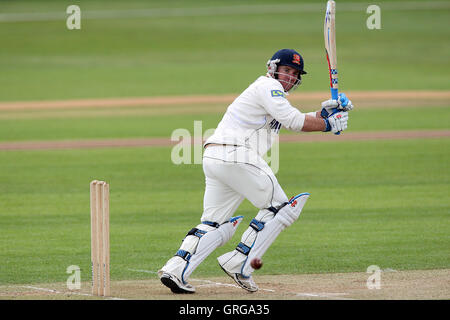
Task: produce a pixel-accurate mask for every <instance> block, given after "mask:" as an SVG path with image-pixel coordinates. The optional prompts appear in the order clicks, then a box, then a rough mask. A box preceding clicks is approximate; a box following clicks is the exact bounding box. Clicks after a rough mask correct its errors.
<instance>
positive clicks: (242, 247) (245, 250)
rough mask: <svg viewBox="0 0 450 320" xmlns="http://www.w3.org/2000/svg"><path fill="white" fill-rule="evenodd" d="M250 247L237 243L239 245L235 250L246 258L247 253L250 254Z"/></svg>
mask: <svg viewBox="0 0 450 320" xmlns="http://www.w3.org/2000/svg"><path fill="white" fill-rule="evenodd" d="M250 249H251V248H250V247H249V246H247V245H245V244H244V243H242V242H239V244H238V245H237V247H236V250H237V251H239V252H240V253H242V254H245V255H246V256H248V254H249V252H250Z"/></svg>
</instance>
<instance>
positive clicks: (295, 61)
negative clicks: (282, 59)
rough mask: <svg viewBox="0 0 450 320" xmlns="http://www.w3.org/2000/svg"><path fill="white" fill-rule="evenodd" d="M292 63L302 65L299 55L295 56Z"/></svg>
mask: <svg viewBox="0 0 450 320" xmlns="http://www.w3.org/2000/svg"><path fill="white" fill-rule="evenodd" d="M292 62H293V63H296V64H298V65H300V56H299V55H298V54H294V56H293V59H292Z"/></svg>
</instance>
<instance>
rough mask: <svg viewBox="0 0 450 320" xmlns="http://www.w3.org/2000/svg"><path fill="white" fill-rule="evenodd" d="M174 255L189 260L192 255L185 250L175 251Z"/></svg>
mask: <svg viewBox="0 0 450 320" xmlns="http://www.w3.org/2000/svg"><path fill="white" fill-rule="evenodd" d="M175 255H176V256H178V257H181V258H183V259H184V260H186V261H189V260H191V256H192V254H191V253H190V252H189V251H186V250H178V251H177V253H175Z"/></svg>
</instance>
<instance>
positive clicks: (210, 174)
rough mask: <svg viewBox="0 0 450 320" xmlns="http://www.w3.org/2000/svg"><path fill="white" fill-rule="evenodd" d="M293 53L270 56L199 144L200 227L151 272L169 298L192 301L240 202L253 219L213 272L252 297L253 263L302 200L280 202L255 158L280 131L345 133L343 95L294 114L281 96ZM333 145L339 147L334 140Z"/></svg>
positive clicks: (296, 71) (296, 67)
mask: <svg viewBox="0 0 450 320" xmlns="http://www.w3.org/2000/svg"><path fill="white" fill-rule="evenodd" d="M303 67H304V61H303V58H302V56H301V55H300V54H299V53H298V52H297V51H295V50H292V49H282V50H279V51H277V52H276V53H275V54H274V55H273V56H272V58H271V59H270V60H269V61H268V62H267V74H266V75H265V76H260V77H259V78H257V79H256V81H255V82H253V83H252V84H251V85H250V86H249V87H248V88H247V89H245V90H244V92H242V94H241V95H240V96H238V97H237V98H236V99H235V100H234V101H233V103H231V104H230V105H229V107H228V108H227V111H226V112H225V114H224V116H223V118H222V120H221V121H220V123H219V124H218V126H217V128H216V130H215V133H214V134H213V135H212V136H211V137H210V138H208V139H207V141H206V142H205V144H204V153H203V171H204V174H205V184H206V185H205V194H204V201H203V214H202V216H201V218H200V224H198V225H197V226H196V227H194V228H192V229H191V230H190V231H189V232H188V233H187V234H186V237H185V238H184V240H183V242H182V244H181V247H180V248H179V250H178V251H177V252H176V253H175V255H174V256H173V257H172V258H170V259H169V260H168V261H167V262H166V264H165V265H164V266H163V267H162V268H161V269H160V270H159V271H158V275H159V277H160V280H161V282H162V283H163V284H164V285H165V286H167V287H168V288H170V289H171V291H172V292H174V293H194V292H195V288H194V287H193V286H192V285H191V284H189V283H188V280H189V277H190V275H191V274H192V272H193V271H194V270H195V269H196V268H197V267H198V266H199V264H200V263H201V262H202V261H203V260H204V259H205V258H206V257H207V256H208V255H209V254H211V253H212V252H213V251H214V250H215V249H216V248H218V247H219V246H222V245H224V244H225V243H227V241H229V240H230V239H231V237H232V236H233V234H234V233H235V231H236V229H237V227H238V226H239V223H240V222H241V221H242V219H243V217H242V216H236V217H233V214H234V213H235V211H236V210H237V208H238V207H239V205H240V204H241V203H242V201H243V200H244V199H248V200H249V201H250V202H251V203H252V204H253V205H254V206H255V207H256V208H257V210H258V211H257V214H256V216H255V217H254V219H253V220H252V221H251V222H250V225H249V226H248V228H247V229H246V231H245V232H244V233H243V235H242V237H241V240H240V242H239V243H238V244H237V246H236V248H235V249H234V250H232V251H230V252H227V253H225V254H223V255H221V256H220V257H218V258H217V260H218V262H219V266H220V267H221V268H222V269H223V271H224V272H225V273H226V274H227V275H228V276H230V277H231V278H232V279H233V280H234V281H235V282H236V283H237V284H238V285H239V286H240V287H241V288H243V289H245V290H247V291H249V292H255V291H257V290H258V286H257V285H256V284H255V282H254V281H253V278H252V272H253V271H254V269H253V268H252V267H251V265H250V261H252V259H253V258H261V257H262V256H263V255H264V253H265V252H266V251H267V249H268V248H269V247H270V245H271V244H272V243H273V242H274V241H275V239H276V238H277V237H278V235H279V234H280V233H281V231H283V230H284V229H285V228H286V227H289V226H290V225H292V224H293V223H294V222H295V221H296V220H297V219H298V218H299V216H300V213H301V211H302V209H303V206H304V205H305V203H306V201H307V200H308V197H309V193H307V192H304V193H300V194H298V195H296V196H294V197H292V198H290V199H289V198H288V197H287V196H286V194H285V193H284V191H283V189H282V188H281V186H280V184H279V183H278V180H277V178H276V177H275V174H274V173H273V171H272V169H271V168H270V167H269V165H268V164H267V162H266V161H265V160H264V159H263V156H264V155H265V154H266V153H267V151H268V150H269V149H270V147H271V146H272V144H273V141H274V140H275V139H277V138H278V133H279V130H280V129H281V127H284V128H286V129H288V130H292V131H296V132H301V131H303V132H311V131H323V132H331V133H337V132H341V131H344V130H345V129H347V122H348V111H349V110H352V109H353V105H352V103H351V101H350V100H349V99H348V98H347V97H346V96H345V94H343V93H341V94H339V98H338V99H337V100H331V99H330V100H327V101H324V102H322V109H320V110H319V111H316V112H309V113H302V112H301V111H299V110H298V109H297V108H294V107H293V106H292V105H291V104H290V103H289V101H288V100H287V99H286V96H287V95H288V94H289V92H290V91H291V90H294V89H295V88H297V87H298V86H299V85H300V84H301V81H302V76H303V75H305V74H306V71H305V70H304V69H303ZM336 139H339V137H338V136H336Z"/></svg>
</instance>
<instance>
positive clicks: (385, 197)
mask: <svg viewBox="0 0 450 320" xmlns="http://www.w3.org/2000/svg"><path fill="white" fill-rule="evenodd" d="M350 2H351V1H346V2H345V3H346V4H348V3H350ZM353 2H354V3H355V5H359V6H364V5H365V4H366V2H362V1H353ZM73 3H79V4H80V6H81V9H82V14H83V12H84V11H83V10H86V11H87V12H89V11H90V10H95V11H98V10H130V9H139V8H140V9H152V10H155V9H158V8H167V7H168V6H169V3H170V7H171V8H172V9H173V8H180V7H186V8H190V10H192V8H204V7H211V8H212V11H213V12H216V14H215V15H214V14H213V13H211V15H210V16H207V15H206V16H205V15H198V16H196V15H195V14H192V13H191V14H190V15H189V16H184V17H183V16H176V17H171V16H170V12H171V11H170V10H167V9H164V10H162V11H161V12H163V13H161V14H160V16H153V17H144V18H136V17H133V18H114V19H88V20H86V21H84V20H83V21H82V29H81V30H79V31H77V30H74V31H68V30H67V29H66V27H65V20H64V19H63V20H61V21H34V22H33V21H29V22H23V21H22V22H0V40H1V43H2V49H1V50H0V70H1V72H0V101H22V100H61V99H75V98H103V97H129V96H165V95H193V94H222V93H239V92H240V91H241V90H243V89H244V88H246V86H247V85H248V84H249V83H250V82H251V81H253V80H254V79H255V78H256V77H257V76H258V75H260V74H262V73H263V72H264V65H265V62H266V61H267V59H268V58H269V57H270V55H271V54H272V53H273V52H274V51H276V50H277V49H279V48H281V47H294V48H296V49H298V50H299V51H300V52H301V53H302V54H303V55H304V58H305V61H306V67H305V68H306V70H307V71H308V72H309V74H308V76H307V78H306V79H305V81H304V83H303V84H302V86H301V87H300V89H298V90H299V91H300V92H301V91H303V90H304V91H326V90H327V75H326V72H327V70H326V64H325V61H324V49H323V39H322V38H323V36H322V27H323V26H322V24H323V12H322V11H323V10H319V11H311V12H309V11H308V12H301V11H299V9H298V8H301V7H294V9H295V8H296V9H295V10H294V9H292V8H291V9H292V10H288V9H286V10H285V11H283V10H280V12H278V13H271V14H270V13H249V12H247V13H240V14H237V13H233V14H218V13H217V12H220V10H217V8H218V7H223V6H227V7H228V6H237V5H255V4H256V3H258V4H262V5H266V6H268V5H272V4H273V2H271V1H257V2H256V1H248V2H242V1H227V2H222V1H206V0H205V1H170V2H168V1H151V2H148V1H126V2H125V1H120V2H119V1H93V0H91V1H89V2H87V1H56V0H55V1H1V2H0V21H1V18H2V14H5V13H18V12H34V13H39V12H41V13H45V12H60V11H62V12H64V11H65V8H66V7H67V5H69V4H73ZM277 3H279V2H277ZM281 3H282V4H283V3H284V5H286V6H288V5H294V6H295V5H297V4H298V3H300V5H301V4H303V3H304V2H299V1H290V2H289V1H282V2H281ZM314 3H318V2H314ZM324 3H325V1H324ZM341 3H342V2H341V1H339V0H338V10H339V4H341ZM394 3H396V4H398V3H404V4H405V9H407V10H404V11H401V10H398V9H395V10H394V9H392V10H387V9H386V11H384V10H383V2H381V8H382V30H374V31H370V30H367V29H366V25H365V20H366V18H367V16H368V15H367V14H366V13H365V10H362V11H361V10H360V11H350V10H348V11H345V12H339V11H338V16H337V19H338V22H337V28H338V30H337V33H338V40H337V41H338V63H339V70H340V74H341V76H342V78H341V79H340V84H341V87H342V88H343V89H344V90H347V89H348V90H351V91H356V90H400V89H401V90H412V91H414V90H448V89H449V88H448V84H449V83H450V81H449V80H450V77H449V75H448V72H446V71H447V70H448V69H449V67H450V62H449V60H448V56H449V55H450V42H449V40H450V29H449V28H448V21H449V18H450V9H449V7H447V8H445V6H444V5H443V3H444V4H445V3H448V2H442V1H430V2H429V3H430V8H431V7H433V8H435V7H436V6H437V7H439V9H436V8H435V9H429V10H418V9H415V8H414V5H411V2H403V1H395V2H394ZM414 3H415V4H416V6H417V3H418V2H414ZM421 3H422V4H423V3H425V2H421ZM367 4H369V3H368V2H367ZM391 4H392V3H391ZM442 6H444V8H442ZM313 7H314V6H313ZM282 8H283V7H282ZM285 8H289V7H285ZM245 10H248V9H245ZM194 11H195V10H194ZM199 11H200V10H199ZM189 12H192V11H189ZM350 98H351V97H350ZM318 103H319V101H318ZM449 106H450V104H449V105H448V106H447V107H445V106H444V107H443V106H442V105H440V106H436V105H433V104H432V103H430V104H428V105H423V106H422V107H418V106H415V107H411V108H405V107H402V108H392V109H391V108H386V107H385V108H362V109H356V110H354V111H353V112H352V114H351V116H350V117H351V119H350V129H349V131H353V132H364V131H382V130H427V129H439V130H448V129H449V124H450V111H449V110H450V108H449ZM195 107H196V106H194V105H192V106H191V105H186V106H185V110H184V113H183V114H178V115H177V114H167V113H166V112H163V111H161V113H160V114H158V113H156V114H155V113H150V112H149V111H148V110H147V109H145V108H130V107H127V108H122V109H120V108H116V109H114V110H106V109H101V110H99V109H95V108H93V109H84V110H76V109H70V110H57V111H49V110H8V111H5V110H0V142H14V141H37V140H71V139H100V138H105V139H106V138H139V137H169V136H170V134H171V132H172V131H173V130H174V129H176V128H186V129H188V130H189V131H191V132H192V130H193V121H194V120H202V121H203V128H204V129H207V128H213V127H214V126H215V125H216V124H217V121H218V120H219V119H220V118H221V116H222V113H223V111H224V109H225V107H226V105H214V106H212V109H211V110H210V111H204V112H198V111H197V112H195V114H194V112H193V114H189V112H186V110H189V109H190V108H192V109H195ZM167 108H171V106H168V107H167ZM221 108H222V109H221ZM356 108H358V106H356ZM146 110H147V111H146ZM344 134H345V133H344ZM170 152H171V148H170V147H152V148H105V149H97V150H93V149H76V150H39V151H2V150H0V284H16V283H39V282H57V281H58V282H64V281H66V279H67V277H68V275H67V274H66V268H67V267H68V266H70V265H78V266H80V267H81V270H82V273H81V276H82V280H86V281H87V280H88V279H89V278H90V271H89V265H90V261H89V260H90V254H89V252H90V227H89V223H90V220H89V194H88V185H89V182H90V181H91V180H93V179H104V180H106V181H108V182H110V184H111V272H112V280H120V279H141V278H142V279H144V278H148V277H155V275H152V274H147V273H137V272H135V271H133V270H149V271H153V272H154V271H156V270H157V269H158V268H160V267H161V266H162V264H163V263H164V262H165V261H166V260H167V259H168V258H169V257H170V256H171V255H172V254H173V253H175V251H176V250H177V248H178V246H179V244H180V242H181V240H182V239H183V237H184V235H185V234H186V232H187V231H188V230H190V228H192V227H193V226H195V225H196V224H197V223H198V221H199V218H200V214H201V211H202V199H203V188H204V177H203V172H202V168H201V166H200V165H182V166H176V165H174V164H172V163H171V162H170ZM449 159H450V140H449V139H448V138H438V139H429V140H426V139H413V140H395V141H387V140H384V141H383V140H381V141H359V142H358V141H354V142H350V141H349V142H339V143H332V142H321V143H289V144H282V145H281V146H280V171H279V174H278V178H279V181H280V183H281V185H282V186H283V188H284V189H285V191H286V193H287V194H288V195H293V194H295V193H299V192H303V191H309V192H311V194H312V196H311V199H310V201H309V202H308V203H307V205H306V207H305V210H304V212H303V213H302V216H301V218H300V219H299V221H298V222H297V223H295V224H294V225H293V226H292V227H290V228H289V229H287V230H286V231H285V232H283V233H282V234H281V235H280V237H279V238H278V239H277V241H276V242H275V243H274V245H273V247H271V248H270V249H269V251H268V252H267V254H266V255H265V256H264V261H265V267H264V268H263V269H261V270H260V271H258V273H259V274H289V273H325V272H352V271H359V272H365V271H366V268H367V267H368V266H369V265H373V264H375V265H378V266H380V267H381V268H382V269H385V268H392V269H396V270H413V269H434V268H436V269H441V268H450V250H449V248H450V237H449V234H450V223H449V213H450V197H449V194H450V192H449V191H450V190H449V183H450V171H449V167H448V163H449ZM255 213H256V211H255V210H254V209H253V208H252V206H251V205H250V204H249V203H248V202H247V201H245V202H244V203H243V204H242V206H241V207H240V208H239V210H238V212H237V214H243V215H244V216H245V220H244V223H243V224H242V226H241V227H240V228H239V230H238V232H237V234H236V235H235V237H233V239H232V240H231V241H230V242H229V243H228V244H226V245H225V246H224V247H222V248H219V249H218V250H217V251H216V252H215V253H213V254H212V255H211V256H210V257H209V258H208V259H207V260H206V261H205V263H204V264H202V265H201V266H200V267H199V268H198V270H197V271H196V272H195V273H194V274H193V277H197V276H198V277H200V276H218V275H222V271H221V270H220V269H219V268H218V267H217V265H216V262H215V257H216V256H218V255H219V254H221V253H223V252H225V251H227V250H230V249H232V248H233V247H234V246H235V245H236V244H237V242H238V241H239V239H240V235H241V233H242V232H243V231H244V229H245V225H246V224H248V223H249V222H250V220H251V219H252V218H253V216H254V214H255Z"/></svg>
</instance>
